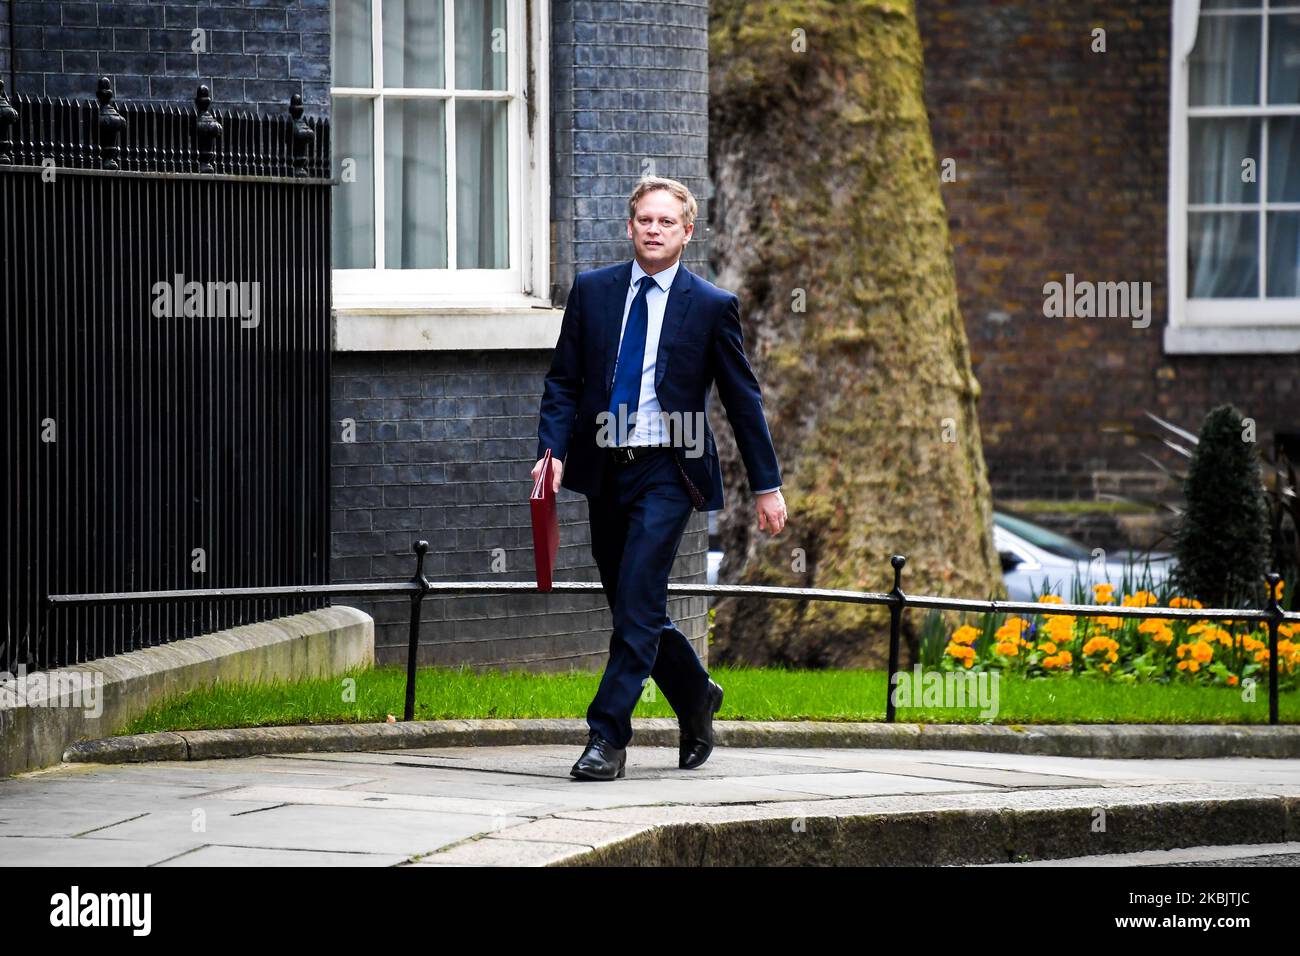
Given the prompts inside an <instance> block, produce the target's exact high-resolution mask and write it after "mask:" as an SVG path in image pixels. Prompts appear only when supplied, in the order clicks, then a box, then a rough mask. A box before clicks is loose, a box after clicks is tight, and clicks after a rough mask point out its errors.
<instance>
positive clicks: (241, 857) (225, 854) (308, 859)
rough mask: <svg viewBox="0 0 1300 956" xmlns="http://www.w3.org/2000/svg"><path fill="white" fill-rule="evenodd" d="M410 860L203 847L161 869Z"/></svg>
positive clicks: (389, 863)
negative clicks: (173, 867) (172, 867)
mask: <svg viewBox="0 0 1300 956" xmlns="http://www.w3.org/2000/svg"><path fill="white" fill-rule="evenodd" d="M405 859H406V857H404V856H402V855H400V854H392V853H333V852H329V851H325V850H295V851H292V852H288V851H285V850H267V849H263V848H261V847H249V846H223V845H219V844H218V845H208V846H201V847H199V848H198V849H196V850H193V851H191V852H189V853H186V854H184V855H183V856H179V857H175V858H173V859H170V860H168V861H167V862H165V863H160V864H158V865H159V866H166V867H171V866H239V867H253V866H255V867H266V866H396V865H398V864H399V863H402V862H404V861H405Z"/></svg>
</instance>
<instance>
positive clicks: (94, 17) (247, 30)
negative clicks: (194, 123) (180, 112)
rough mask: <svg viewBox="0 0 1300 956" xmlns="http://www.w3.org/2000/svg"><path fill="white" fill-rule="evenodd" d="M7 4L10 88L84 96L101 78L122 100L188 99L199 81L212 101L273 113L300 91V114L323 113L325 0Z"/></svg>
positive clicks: (29, 0)
mask: <svg viewBox="0 0 1300 956" xmlns="http://www.w3.org/2000/svg"><path fill="white" fill-rule="evenodd" d="M10 2H11V3H12V7H13V22H14V29H13V37H12V44H10V43H9V42H8V38H6V39H5V42H4V46H5V50H6V53H5V54H4V55H5V56H8V55H9V52H8V51H9V49H10V47H11V46H12V57H13V72H14V87H15V90H16V91H17V92H19V93H26V94H28V95H34V96H41V95H44V96H66V97H72V98H76V99H89V98H91V97H93V96H94V93H95V84H96V82H97V81H98V79H99V77H100V76H103V75H107V76H109V77H111V78H112V79H113V83H114V89H115V91H116V93H117V96H118V98H119V99H123V100H126V99H131V100H155V101H162V102H168V103H187V104H188V103H190V102H192V101H193V99H194V93H195V90H196V89H197V88H198V84H199V83H201V82H202V83H207V84H208V85H209V86H210V87H211V88H212V97H213V100H214V103H215V105H216V106H217V107H218V108H231V107H236V106H238V107H244V108H249V107H252V108H256V109H258V110H261V111H263V112H283V111H284V110H286V109H287V108H288V102H289V97H290V95H292V94H293V93H301V94H302V97H303V100H304V102H305V103H306V104H307V111H308V113H309V114H311V115H328V112H329V81H330V35H329V34H330V0H218V2H215V3H214V2H207V0H205V2H195V0H190V2H184V0H180V2H167V3H149V2H127V0H119V2H111V3H107V2H106V3H86V2H60V0H10ZM7 13H8V11H7V10H5V9H3V8H0V16H3V15H6V14H7ZM6 23H7V21H6ZM196 29H201V30H204V31H205V33H206V45H207V51H206V52H204V53H194V52H192V43H193V42H194V34H193V33H192V31H194V30H196ZM3 66H4V68H5V70H6V77H5V78H6V80H7V79H8V75H7V74H8V66H9V64H8V63H3Z"/></svg>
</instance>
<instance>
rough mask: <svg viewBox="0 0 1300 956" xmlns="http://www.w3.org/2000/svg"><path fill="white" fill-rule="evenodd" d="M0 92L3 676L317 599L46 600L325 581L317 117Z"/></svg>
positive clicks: (325, 357) (324, 219)
mask: <svg viewBox="0 0 1300 956" xmlns="http://www.w3.org/2000/svg"><path fill="white" fill-rule="evenodd" d="M98 94H99V95H98V97H97V100H96V102H94V103H90V102H70V101H64V100H38V99H32V98H28V97H16V98H14V99H13V100H12V101H10V100H9V99H7V98H6V97H4V95H3V87H2V86H0V401H2V402H3V404H4V408H5V412H6V420H7V421H8V422H9V426H8V427H7V428H6V429H5V431H4V435H3V436H0V447H2V448H3V451H4V456H5V457H4V462H5V465H4V468H3V471H2V473H0V482H3V485H2V486H0V497H3V503H2V504H0V508H3V509H4V516H3V525H2V527H3V530H2V531H0V586H3V588H4V595H5V600H4V602H3V607H0V670H3V671H8V672H10V673H13V672H15V671H16V670H17V669H18V667H20V666H21V667H26V668H28V669H48V668H53V667H59V666H65V665H69V664H75V663H78V662H81V661H84V660H89V659H93V658H98V657H104V656H108V655H112V654H117V653H121V652H123V651H129V650H134V649H136V648H140V647H145V646H149V645H153V644H158V643H162V642H165V641H168V640H173V639H177V638H183V637H190V636H193V635H194V634H200V633H207V632H210V631H212V630H214V629H221V628H225V627H230V626H233V625H236V624H241V623H248V622H250V621H255V620H262V619H265V618H268V617H275V616H281V615H284V614H288V613H293V612H295V611H301V610H307V609H309V608H314V607H319V606H321V605H322V603H323V600H324V599H323V598H322V597H319V596H313V595H307V596H302V597H295V598H292V599H290V598H286V597H283V596H270V595H258V596H256V597H255V598H254V597H253V596H252V595H249V596H247V597H245V598H240V599H238V600H236V599H231V600H229V601H226V602H224V603H212V602H209V603H205V605H204V606H203V608H201V609H200V610H199V611H198V612H197V613H193V614H187V613H182V611H184V609H183V608H180V607H178V606H176V605H174V604H160V605H150V604H145V605H129V604H121V605H118V606H89V605H88V606H83V607H79V608H72V609H69V610H68V611H67V612H66V613H63V614H60V615H56V616H50V615H49V614H48V607H47V606H46V605H45V604H44V602H43V599H44V596H45V595H46V594H47V593H49V592H50V591H52V590H65V591H109V590H118V591H130V590H146V589H151V588H176V589H183V588H187V587H200V586H204V587H212V586H216V587H237V586H244V585H252V584H256V583H258V582H264V581H281V582H285V583H294V582H300V583H308V582H310V583H319V582H322V581H328V580H329V514H330V507H329V501H330V497H329V434H328V428H329V372H330V332H331V329H330V276H331V273H330V189H329V185H330V182H329V180H328V179H326V178H324V177H325V176H326V175H327V173H328V142H329V125H328V122H327V121H325V120H321V119H308V118H305V117H304V116H303V115H302V104H301V102H300V101H295V102H294V103H293V104H291V108H290V112H289V113H288V114H286V115H284V116H262V115H258V116H254V115H245V114H230V113H223V112H220V111H214V110H213V109H212V107H211V100H210V97H209V96H208V94H207V90H206V88H200V90H199V95H198V96H197V97H196V106H195V107H194V108H187V109H179V108H175V107H169V106H158V105H135V104H126V105H117V104H114V102H113V97H112V90H111V87H109V86H108V85H107V81H101V82H100V89H99V91H98Z"/></svg>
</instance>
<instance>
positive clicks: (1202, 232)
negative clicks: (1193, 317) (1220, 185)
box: [1187, 212, 1259, 299]
mask: <svg viewBox="0 0 1300 956" xmlns="http://www.w3.org/2000/svg"><path fill="white" fill-rule="evenodd" d="M1187 289H1188V294H1189V295H1190V296H1191V297H1192V298H1193V299H1237V298H1254V297H1255V296H1257V295H1258V294H1259V213H1254V212H1223V213H1220V212H1215V213H1208V212H1194V213H1191V214H1189V215H1188V217H1187Z"/></svg>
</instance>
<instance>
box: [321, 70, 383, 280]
mask: <svg viewBox="0 0 1300 956" xmlns="http://www.w3.org/2000/svg"><path fill="white" fill-rule="evenodd" d="M330 133H331V135H332V137H333V139H334V144H333V152H334V175H335V176H338V177H339V185H338V188H337V189H335V190H334V213H333V219H334V222H333V233H334V256H333V259H334V268H336V269H373V268H374V267H375V157H374V151H375V140H374V102H373V101H372V100H366V99H359V98H356V97H351V96H336V97H334V108H333V118H332V120H331V130H330ZM353 177H355V179H354V178H353Z"/></svg>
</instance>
